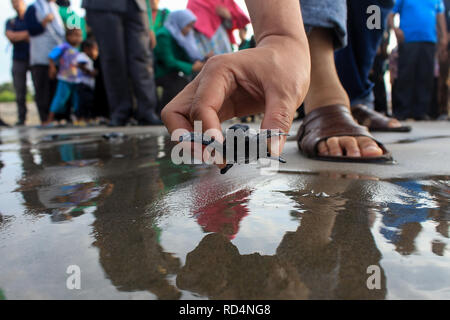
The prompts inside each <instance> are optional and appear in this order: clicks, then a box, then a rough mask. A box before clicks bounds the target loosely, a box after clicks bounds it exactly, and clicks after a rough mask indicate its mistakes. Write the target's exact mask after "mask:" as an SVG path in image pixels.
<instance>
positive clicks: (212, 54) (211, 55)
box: [205, 50, 214, 60]
mask: <svg viewBox="0 0 450 320" xmlns="http://www.w3.org/2000/svg"><path fill="white" fill-rule="evenodd" d="M213 56H214V51H212V50H211V51H210V52H208V53H207V54H206V56H205V60H208V59H209V58H211V57H213Z"/></svg>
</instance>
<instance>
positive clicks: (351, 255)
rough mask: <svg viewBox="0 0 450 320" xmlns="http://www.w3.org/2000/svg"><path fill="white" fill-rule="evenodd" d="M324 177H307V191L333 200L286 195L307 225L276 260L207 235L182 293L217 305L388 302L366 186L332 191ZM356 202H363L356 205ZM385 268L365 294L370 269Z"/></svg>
mask: <svg viewBox="0 0 450 320" xmlns="http://www.w3.org/2000/svg"><path fill="white" fill-rule="evenodd" d="M329 181H330V180H329V178H328V177H325V179H324V178H323V177H322V176H310V177H307V178H306V179H305V178H304V177H302V180H301V186H302V189H306V190H320V191H322V192H325V193H327V194H328V195H330V196H329V197H327V198H322V199H321V201H320V202H319V201H317V198H316V197H315V196H314V195H311V193H304V194H303V193H301V192H299V191H289V192H285V193H286V195H288V196H289V197H291V198H292V199H293V200H294V201H296V202H297V203H298V207H299V209H300V210H299V212H293V213H292V215H293V216H294V217H295V218H297V219H301V224H300V225H299V227H298V228H297V230H296V231H294V232H287V233H286V234H285V235H284V237H283V239H282V240H281V242H280V244H279V245H278V248H277V250H276V254H275V255H273V256H261V255H260V254H258V253H253V254H245V255H241V254H240V253H239V251H238V249H237V248H236V247H235V246H234V245H233V244H232V243H231V242H230V241H229V238H228V237H227V236H226V235H224V234H209V235H207V236H205V237H204V238H203V240H202V241H201V242H200V243H199V244H198V246H197V247H196V248H195V249H194V250H193V251H192V252H190V253H189V254H188V255H187V257H186V264H185V265H184V266H183V267H182V269H181V271H180V272H179V274H178V276H177V286H178V287H179V288H180V289H183V290H190V291H193V292H196V293H199V294H202V295H205V296H207V297H209V298H212V299H230V300H232V299H306V298H308V299H383V298H385V296H386V292H387V290H386V277H385V276H384V272H383V269H382V268H381V266H380V259H381V254H380V252H379V250H378V249H377V247H376V244H375V241H374V238H373V236H372V234H371V231H370V228H371V224H370V217H371V213H370V209H369V208H367V210H362V209H361V207H358V208H355V207H352V204H353V203H354V202H355V201H356V202H357V203H360V201H361V198H364V195H362V194H361V190H364V188H362V187H361V185H360V184H361V183H365V182H363V181H353V180H347V181H346V180H342V181H339V183H336V184H330V183H329ZM355 199H357V200H355ZM373 265H376V266H378V267H380V270H381V274H380V277H381V279H380V284H381V288H380V289H378V290H370V289H369V288H368V287H367V279H368V277H369V276H370V275H369V274H368V273H367V268H368V267H369V266H373Z"/></svg>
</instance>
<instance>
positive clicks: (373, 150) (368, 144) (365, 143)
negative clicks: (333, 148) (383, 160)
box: [357, 137, 383, 157]
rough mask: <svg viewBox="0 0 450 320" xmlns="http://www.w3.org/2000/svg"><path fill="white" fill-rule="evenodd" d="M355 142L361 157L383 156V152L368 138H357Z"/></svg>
mask: <svg viewBox="0 0 450 320" xmlns="http://www.w3.org/2000/svg"><path fill="white" fill-rule="evenodd" d="M357 140H358V145H359V149H360V150H361V155H362V156H363V157H379V156H381V155H383V150H382V149H381V148H380V147H379V146H378V144H377V143H376V142H375V141H374V140H372V139H370V138H369V137H358V138H357Z"/></svg>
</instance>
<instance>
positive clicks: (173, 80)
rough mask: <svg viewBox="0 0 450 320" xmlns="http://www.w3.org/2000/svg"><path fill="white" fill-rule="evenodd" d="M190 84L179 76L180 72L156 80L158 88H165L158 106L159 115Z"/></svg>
mask: <svg viewBox="0 0 450 320" xmlns="http://www.w3.org/2000/svg"><path fill="white" fill-rule="evenodd" d="M188 83H189V80H188V79H186V78H184V77H181V76H180V75H178V72H173V73H169V74H166V75H165V76H163V77H160V78H158V79H156V84H157V85H158V87H162V88H163V94H162V97H161V99H160V101H159V104H158V114H159V113H161V110H162V109H163V108H164V107H165V106H166V105H167V104H168V103H169V102H170V101H171V100H172V99H173V98H175V96H176V95H177V94H178V93H180V91H181V90H183V89H184V87H186V86H187V85H188Z"/></svg>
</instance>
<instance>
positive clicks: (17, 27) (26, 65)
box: [5, 0, 30, 125]
mask: <svg viewBox="0 0 450 320" xmlns="http://www.w3.org/2000/svg"><path fill="white" fill-rule="evenodd" d="M11 3H12V6H13V8H14V10H15V11H16V13H17V17H15V18H13V19H9V20H8V21H7V22H6V32H5V35H6V37H7V38H8V40H9V41H10V42H11V43H12V45H13V57H12V59H13V66H12V76H13V83H14V90H15V92H16V102H17V117H18V121H17V125H24V124H25V120H26V116H27V105H26V101H27V73H28V71H29V69H30V61H29V60H30V44H29V34H28V30H27V26H26V24H25V11H26V5H25V2H24V0H12V1H11Z"/></svg>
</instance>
